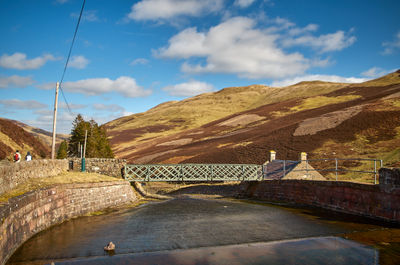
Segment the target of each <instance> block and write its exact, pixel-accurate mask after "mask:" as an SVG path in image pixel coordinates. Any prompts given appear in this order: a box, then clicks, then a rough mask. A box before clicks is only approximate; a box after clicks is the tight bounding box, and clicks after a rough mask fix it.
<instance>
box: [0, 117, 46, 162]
mask: <svg viewBox="0 0 400 265" xmlns="http://www.w3.org/2000/svg"><path fill="white" fill-rule="evenodd" d="M15 150H19V151H20V153H21V155H22V156H25V155H26V153H27V152H28V151H30V152H31V154H32V156H33V158H39V157H41V158H45V157H49V156H50V146H48V145H46V144H45V143H43V141H42V140H40V139H39V138H38V137H35V136H34V135H33V134H31V133H29V132H28V131H26V130H24V129H23V128H22V127H21V126H19V125H17V124H16V122H14V121H11V120H8V119H3V118H0V159H9V160H10V161H11V160H12V156H13V154H14V152H15Z"/></svg>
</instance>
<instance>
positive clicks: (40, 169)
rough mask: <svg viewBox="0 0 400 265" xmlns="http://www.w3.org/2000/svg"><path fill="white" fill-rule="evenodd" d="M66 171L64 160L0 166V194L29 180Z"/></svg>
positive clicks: (66, 165)
mask: <svg viewBox="0 0 400 265" xmlns="http://www.w3.org/2000/svg"><path fill="white" fill-rule="evenodd" d="M66 170H68V160H66V159H55V160H51V159H40V160H32V161H21V162H20V163H12V164H9V165H1V166H0V194H3V193H4V192H6V191H9V190H11V189H13V188H14V187H16V186H17V185H18V184H20V183H23V182H24V181H26V180H27V179H29V178H44V177H51V176H56V175H58V174H60V173H61V172H62V171H66Z"/></svg>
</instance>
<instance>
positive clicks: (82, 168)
mask: <svg viewBox="0 0 400 265" xmlns="http://www.w3.org/2000/svg"><path fill="white" fill-rule="evenodd" d="M86 141H87V130H86V131H85V143H84V145H83V157H82V159H81V172H85V171H86V162H85V157H86ZM81 156H82V155H81Z"/></svg>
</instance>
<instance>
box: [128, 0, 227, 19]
mask: <svg viewBox="0 0 400 265" xmlns="http://www.w3.org/2000/svg"><path fill="white" fill-rule="evenodd" d="M223 2H224V1H223V0H202V1H198V0H142V1H140V2H138V3H136V4H134V5H133V6H132V8H131V12H130V13H129V14H128V18H129V19H132V20H166V19H171V18H174V17H178V16H193V17H198V16H200V15H203V14H207V13H212V12H216V11H219V10H221V8H222V7H223Z"/></svg>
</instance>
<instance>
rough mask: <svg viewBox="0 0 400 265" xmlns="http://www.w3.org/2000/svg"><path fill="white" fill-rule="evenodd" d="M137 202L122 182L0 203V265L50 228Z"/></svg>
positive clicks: (30, 194)
mask: <svg viewBox="0 0 400 265" xmlns="http://www.w3.org/2000/svg"><path fill="white" fill-rule="evenodd" d="M138 199H139V198H138V197H137V196H136V194H135V193H134V192H133V189H132V187H131V186H130V184H129V182H125V181H114V182H102V183H85V184H64V185H57V186H53V187H49V188H45V189H41V190H35V191H31V192H28V193H26V194H24V195H21V196H18V197H14V198H11V199H10V200H9V201H8V203H5V204H0V264H5V262H6V261H7V259H8V258H10V256H11V255H12V254H13V252H14V251H15V250H16V249H17V248H18V247H19V246H20V245H21V244H22V243H24V242H25V241H26V240H28V239H29V238H30V237H31V236H33V235H34V234H36V233H38V232H40V231H42V230H45V229H47V228H48V227H50V226H52V225H55V224H59V223H61V222H63V221H65V220H67V219H70V218H72V217H75V216H81V215H84V214H87V213H90V212H94V211H99V210H102V209H105V208H108V207H113V206H117V205H122V204H126V203H131V202H134V201H136V200H138Z"/></svg>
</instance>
